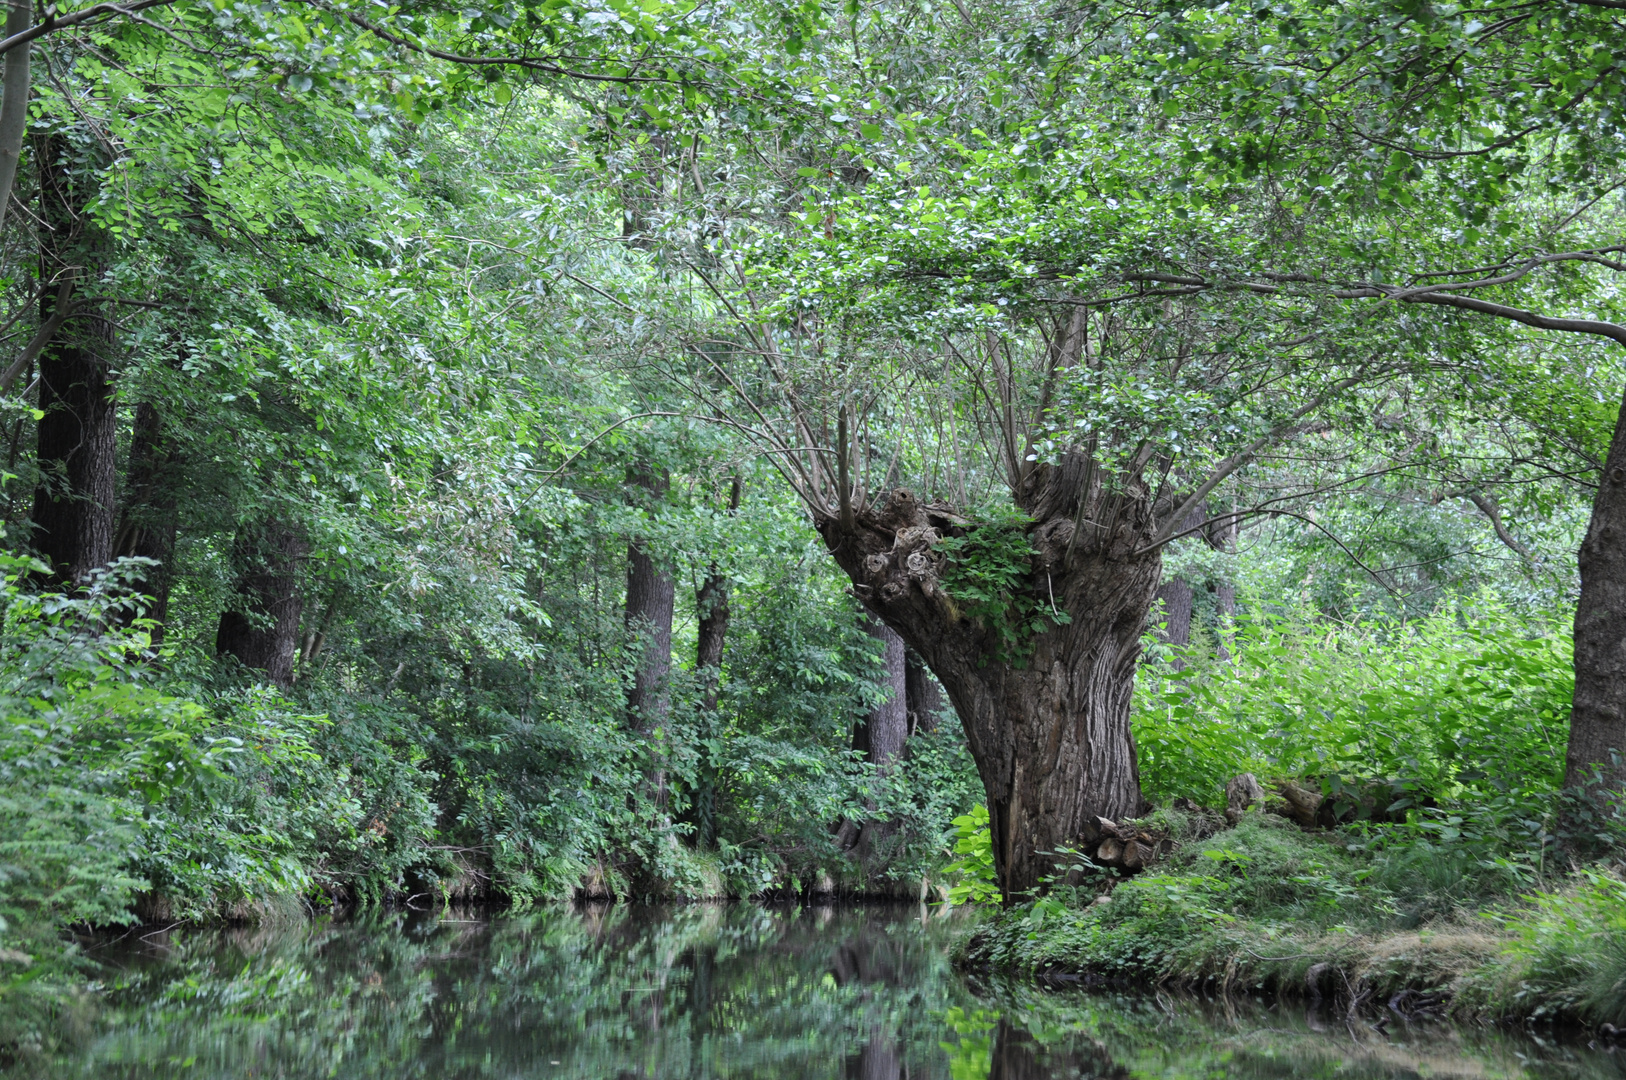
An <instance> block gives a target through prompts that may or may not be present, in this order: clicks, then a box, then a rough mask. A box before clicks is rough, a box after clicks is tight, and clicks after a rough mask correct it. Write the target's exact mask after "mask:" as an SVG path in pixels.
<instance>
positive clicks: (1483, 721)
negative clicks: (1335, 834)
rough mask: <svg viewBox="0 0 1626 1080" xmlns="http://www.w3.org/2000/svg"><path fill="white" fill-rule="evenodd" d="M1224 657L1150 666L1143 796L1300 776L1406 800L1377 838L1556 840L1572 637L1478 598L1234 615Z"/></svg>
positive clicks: (1141, 693) (1394, 807)
mask: <svg viewBox="0 0 1626 1080" xmlns="http://www.w3.org/2000/svg"><path fill="white" fill-rule="evenodd" d="M1231 653H1232V659H1230V660H1229V661H1216V660H1214V659H1212V658H1210V657H1207V656H1203V655H1197V654H1193V655H1191V656H1190V657H1189V664H1188V666H1187V668H1186V669H1185V670H1184V671H1183V672H1180V673H1178V674H1174V673H1170V672H1167V671H1158V672H1153V673H1152V674H1153V677H1152V678H1149V679H1146V680H1144V681H1143V683H1142V685H1141V686H1140V687H1139V688H1138V691H1137V699H1136V712H1135V717H1134V724H1135V737H1136V745H1137V748H1138V750H1139V753H1140V765H1141V777H1142V782H1143V784H1144V786H1145V789H1146V790H1147V792H1148V794H1149V795H1151V796H1153V797H1154V798H1159V799H1166V798H1169V797H1172V796H1175V795H1184V796H1187V797H1189V798H1194V799H1196V800H1198V801H1200V802H1206V803H1210V804H1213V803H1216V802H1220V801H1222V798H1223V796H1222V794H1221V792H1222V788H1223V786H1224V784H1225V782H1226V781H1227V780H1228V779H1229V778H1230V777H1232V776H1235V775H1236V774H1238V773H1241V772H1253V773H1256V774H1258V775H1261V776H1264V777H1272V776H1280V777H1300V778H1304V777H1308V778H1318V779H1319V780H1320V781H1321V785H1322V789H1323V791H1324V793H1325V794H1327V795H1328V796H1329V797H1331V798H1333V799H1334V800H1335V802H1337V801H1339V800H1344V801H1345V803H1346V804H1347V803H1348V802H1352V801H1353V799H1351V798H1350V793H1352V792H1372V791H1377V792H1381V793H1382V801H1383V803H1384V805H1383V806H1381V807H1379V809H1383V810H1389V811H1394V812H1399V811H1401V810H1409V811H1410V813H1409V815H1408V818H1409V821H1408V823H1407V824H1406V825H1405V826H1404V827H1399V828H1397V827H1388V828H1385V829H1376V830H1371V831H1370V835H1371V839H1372V842H1374V843H1380V844H1383V843H1396V842H1401V841H1404V842H1407V843H1412V844H1417V845H1422V846H1424V847H1433V848H1443V847H1453V848H1457V849H1460V848H1462V847H1464V846H1465V845H1467V846H1472V847H1473V848H1474V849H1475V851H1476V852H1477V855H1476V857H1477V858H1478V859H1479V860H1480V861H1481V862H1486V863H1489V862H1490V861H1493V860H1495V859H1497V858H1500V857H1503V856H1505V855H1508V854H1510V853H1511V855H1512V857H1514V858H1518V859H1528V861H1530V862H1531V863H1533V864H1540V863H1541V862H1542V861H1543V860H1544V859H1545V858H1547V855H1548V853H1549V852H1550V849H1551V845H1552V843H1553V840H1554V837H1555V833H1554V829H1555V824H1556V821H1557V817H1558V815H1557V800H1558V798H1559V795H1558V791H1559V786H1560V784H1561V782H1562V779H1563V761H1564V751H1563V747H1564V744H1565V739H1566V738H1567V730H1566V728H1567V723H1568V716H1569V703H1570V698H1571V696H1572V694H1573V691H1574V670H1573V666H1572V651H1571V644H1570V640H1569V637H1568V636H1567V634H1565V633H1563V632H1562V631H1560V630H1559V629H1558V628H1556V627H1555V628H1551V630H1550V632H1548V633H1546V634H1544V635H1532V634H1531V633H1530V631H1529V630H1528V629H1527V628H1526V627H1525V626H1524V625H1522V624H1521V623H1520V622H1519V621H1518V620H1516V619H1515V618H1514V617H1513V616H1512V614H1511V613H1510V612H1508V611H1507V610H1506V609H1505V608H1504V607H1502V606H1500V605H1498V604H1496V603H1495V602H1493V601H1491V600H1489V599H1486V598H1480V599H1478V600H1476V601H1474V603H1473V604H1471V605H1460V606H1448V607H1446V608H1444V609H1442V610H1441V611H1440V612H1438V613H1437V614H1435V615H1433V616H1430V617H1428V618H1426V619H1421V620H1417V621H1413V622H1397V621H1386V620H1382V619H1379V620H1374V621H1372V622H1370V623H1357V624H1353V625H1338V626H1333V627H1330V628H1329V627H1327V626H1326V625H1325V624H1324V623H1319V624H1318V623H1316V622H1313V621H1312V620H1311V618H1310V615H1309V613H1307V612H1303V613H1293V614H1292V615H1288V614H1281V613H1268V612H1261V611H1259V609H1258V608H1257V606H1256V607H1255V608H1254V612H1253V613H1252V614H1248V615H1244V616H1243V617H1241V618H1240V619H1239V620H1238V622H1237V626H1236V634H1235V638H1234V641H1233V644H1232V647H1231Z"/></svg>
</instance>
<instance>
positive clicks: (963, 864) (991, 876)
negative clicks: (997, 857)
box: [945, 805, 1000, 904]
mask: <svg viewBox="0 0 1626 1080" xmlns="http://www.w3.org/2000/svg"><path fill="white" fill-rule="evenodd" d="M954 832H955V836H956V837H957V839H956V840H955V841H954V852H955V854H957V855H959V856H960V857H959V858H958V859H957V860H955V861H954V862H952V863H950V864H949V865H948V866H947V867H946V868H945V869H946V870H947V871H948V872H949V873H951V874H957V875H959V880H958V881H957V882H956V883H955V884H954V885H952V886H950V887H949V902H950V903H953V904H997V903H999V902H1000V894H999V878H998V876H997V875H996V873H995V871H994V841H993V836H992V833H991V832H990V830H989V826H988V808H987V807H986V806H980V805H979V806H974V807H972V808H971V812H970V813H969V814H961V815H960V816H959V817H957V818H955V819H954Z"/></svg>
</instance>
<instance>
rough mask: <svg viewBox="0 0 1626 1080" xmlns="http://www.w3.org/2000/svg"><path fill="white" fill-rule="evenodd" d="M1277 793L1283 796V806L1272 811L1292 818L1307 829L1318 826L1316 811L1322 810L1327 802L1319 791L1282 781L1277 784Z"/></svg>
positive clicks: (1289, 781)
mask: <svg viewBox="0 0 1626 1080" xmlns="http://www.w3.org/2000/svg"><path fill="white" fill-rule="evenodd" d="M1276 792H1277V794H1279V795H1280V796H1281V804H1280V805H1278V806H1273V807H1272V808H1271V809H1272V810H1274V811H1275V812H1277V813H1280V814H1281V815H1282V816H1283V817H1289V818H1292V819H1293V820H1294V821H1296V822H1298V823H1299V824H1300V825H1303V826H1304V827H1305V828H1312V827H1314V826H1315V824H1316V811H1317V810H1320V809H1321V804H1322V802H1323V801H1325V798H1324V796H1323V795H1322V794H1321V792H1319V791H1311V790H1309V789H1308V788H1305V787H1300V786H1299V785H1298V784H1296V783H1294V782H1293V781H1292V780H1281V781H1278V782H1277V784H1276Z"/></svg>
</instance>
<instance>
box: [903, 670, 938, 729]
mask: <svg viewBox="0 0 1626 1080" xmlns="http://www.w3.org/2000/svg"><path fill="white" fill-rule="evenodd" d="M903 686H904V698H905V700H906V702H907V704H908V707H909V734H911V735H913V734H915V732H917V731H936V730H937V717H938V714H939V713H941V712H942V711H943V687H942V686H941V685H939V683H938V681H937V677H936V676H934V675H933V674H932V673H931V669H930V668H928V667H927V666H926V661H924V660H922V659H921V658H920V654H919V653H917V652H915V650H913V649H906V650H905V651H904V654H903Z"/></svg>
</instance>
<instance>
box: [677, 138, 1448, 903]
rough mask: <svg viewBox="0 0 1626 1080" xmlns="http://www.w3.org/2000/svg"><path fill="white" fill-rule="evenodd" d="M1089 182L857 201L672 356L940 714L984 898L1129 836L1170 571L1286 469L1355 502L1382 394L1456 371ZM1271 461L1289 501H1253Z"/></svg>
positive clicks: (1249, 220) (1007, 168)
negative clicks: (963, 760) (962, 788)
mask: <svg viewBox="0 0 1626 1080" xmlns="http://www.w3.org/2000/svg"><path fill="white" fill-rule="evenodd" d="M1097 154H1098V151H1094V150H1091V149H1090V148H1088V147H1084V146H1080V147H1078V148H1077V149H1076V150H1075V151H1074V152H1073V153H1072V154H1071V155H1070V158H1069V160H1068V161H1067V162H1066V166H1065V167H1063V168H1058V169H1055V170H1053V171H1052V172H1050V173H1048V174H1047V175H1048V176H1049V184H1048V186H1047V184H1046V183H1032V182H1030V178H1029V177H1028V176H1027V174H1026V173H1025V172H1023V171H1022V166H1021V164H1020V163H1019V162H1016V161H1012V160H1010V159H1009V158H1008V157H1003V156H1001V155H999V154H997V153H990V154H988V155H986V156H985V157H984V158H983V160H982V161H980V162H979V168H980V169H981V170H982V171H981V177H982V178H983V179H985V180H987V181H988V183H987V185H985V187H984V189H983V190H984V191H985V192H986V194H984V195H982V196H980V197H978V196H971V197H955V198H953V199H940V198H937V197H935V196H933V195H931V194H930V193H929V192H927V191H925V190H923V189H919V188H901V185H896V180H895V179H889V178H887V177H884V176H875V177H872V178H870V179H869V181H868V184H867V186H866V187H865V188H864V189H863V190H862V191H860V192H858V193H857V194H854V195H851V196H850V197H848V198H846V199H844V200H841V201H838V202H833V203H832V204H831V207H830V209H829V211H828V213H826V214H823V215H820V216H819V217H818V218H817V219H815V220H814V222H813V224H814V226H815V228H814V229H812V230H810V231H809V232H807V233H805V234H802V235H800V236H797V235H791V236H789V237H788V238H785V237H783V235H782V236H781V238H780V239H776V240H775V241H774V242H772V243H771V244H765V245H762V246H759V247H757V248H756V249H754V250H753V251H752V252H750V254H749V256H748V261H749V265H751V267H752V271H751V272H750V273H749V274H738V275H735V276H732V277H731V276H730V269H729V268H730V267H732V266H737V265H745V263H744V262H740V263H736V262H732V261H731V260H729V259H726V258H720V259H718V260H716V262H715V263H714V264H713V266H712V267H710V268H705V267H702V268H699V272H700V273H701V274H702V275H703V276H704V277H705V279H706V281H707V283H708V284H709V285H710V287H711V289H712V291H713V294H714V295H715V296H716V297H717V298H718V300H719V311H720V312H725V313H728V314H731V315H732V316H733V318H732V319H731V320H728V322H727V325H726V329H718V330H715V331H714V333H713V336H712V339H711V340H706V341H702V342H697V343H696V344H695V346H694V348H693V349H691V350H690V356H691V367H690V372H691V377H692V385H694V386H695V387H696V392H697V393H699V394H702V395H710V396H711V397H712V398H713V400H714V402H715V408H716V414H717V415H719V416H725V417H732V418H733V419H730V420H728V421H726V422H728V423H731V424H733V425H734V426H736V427H738V428H739V429H740V430H742V431H743V432H745V433H746V434H747V435H749V436H750V437H751V438H753V439H755V440H756V442H757V444H758V445H759V447H760V448H761V449H762V450H764V451H765V452H766V453H767V454H768V455H769V457H770V458H771V459H772V460H774V461H775V462H776V463H777V464H778V465H779V468H780V471H781V472H782V474H783V475H784V476H785V478H786V480H787V481H788V482H789V483H790V484H791V485H792V486H793V487H794V489H795V490H796V491H797V492H798V494H799V495H800V496H801V498H802V499H803V501H804V502H805V503H806V505H807V507H808V509H809V511H810V513H811V517H812V521H813V524H814V526H815V527H816V528H817V529H818V531H819V533H820V535H821V536H822V537H823V539H824V541H825V544H826V546H827V547H828V549H829V551H830V553H831V554H832V556H833V557H834V559H835V560H836V562H837V563H838V564H839V565H840V566H841V568H842V569H843V570H844V571H845V572H846V574H847V575H848V577H849V578H850V579H851V581H852V587H853V591H854V593H855V595H856V596H858V597H859V598H860V599H861V600H862V602H863V603H864V605H865V606H866V607H867V608H868V609H869V610H871V611H872V612H874V613H875V614H876V615H877V616H878V617H880V618H881V619H882V620H884V621H885V622H886V623H887V625H889V626H891V627H892V628H893V629H894V630H896V631H897V632H898V633H899V634H900V635H902V637H903V638H904V640H905V641H906V642H907V643H908V644H909V645H910V646H911V647H913V648H914V649H915V650H916V651H918V652H919V653H920V655H921V656H922V657H924V659H925V661H926V663H927V664H928V665H929V666H930V667H931V669H932V671H933V672H934V673H935V674H936V675H937V677H938V679H939V680H941V682H942V683H943V685H944V687H945V688H946V689H947V691H948V693H949V695H950V697H951V698H952V700H953V702H954V705H955V707H956V708H957V710H958V711H959V714H960V716H961V719H962V721H963V723H964V725H965V730H966V735H967V739H968V742H969V745H970V747H971V750H972V753H973V755H974V757H975V759H976V762H977V766H978V769H979V771H980V773H981V776H982V780H983V783H984V785H985V787H986V790H987V795H988V806H989V814H990V819H991V823H992V829H993V832H994V837H995V856H996V863H997V867H998V873H999V876H1000V882H1001V886H1002V888H1003V891H1004V894H1005V895H1006V896H1007V897H1016V896H1018V895H1020V894H1022V893H1025V892H1028V891H1030V890H1032V889H1034V888H1036V887H1038V886H1040V885H1041V884H1042V883H1043V881H1044V879H1045V878H1046V876H1048V875H1049V874H1050V873H1051V872H1052V869H1053V867H1054V865H1055V862H1056V857H1057V853H1058V852H1060V851H1061V850H1062V849H1063V848H1066V847H1068V846H1070V845H1073V844H1074V843H1076V841H1077V838H1078V836H1079V833H1080V832H1081V830H1082V829H1083V828H1084V826H1085V824H1086V822H1087V821H1088V820H1089V819H1090V818H1091V817H1092V816H1094V815H1102V816H1106V817H1109V818H1118V817H1122V816H1129V815H1134V814H1137V813H1140V812H1141V811H1142V810H1143V809H1144V802H1143V799H1142V796H1141V792H1140V787H1139V783H1138V778H1137V770H1136V762H1135V750H1134V745H1133V739H1132V736H1131V732H1130V726H1129V718H1130V699H1131V695H1132V692H1133V686H1134V676H1135V670H1136V666H1137V662H1138V661H1139V659H1140V656H1141V639H1142V634H1143V632H1144V631H1145V628H1146V618H1147V611H1148V608H1149V606H1150V604H1151V602H1152V599H1153V595H1154V593H1155V592H1156V590H1157V587H1158V584H1159V579H1160V572H1161V562H1162V552H1163V550H1164V548H1165V547H1166V545H1168V544H1169V543H1170V542H1172V541H1173V540H1175V539H1178V538H1181V537H1184V536H1188V535H1193V534H1195V533H1199V532H1204V531H1213V532H1217V531H1222V530H1224V529H1226V528H1228V527H1229V525H1230V524H1231V523H1232V522H1234V521H1235V520H1236V519H1238V518H1239V517H1246V516H1249V515H1253V514H1258V513H1266V512H1271V513H1281V512H1289V513H1291V512H1293V506H1294V499H1295V498H1296V497H1297V496H1300V495H1307V494H1310V493H1311V492H1312V491H1313V490H1322V489H1324V487H1325V486H1327V484H1323V483H1321V482H1320V481H1319V480H1318V478H1317V477H1318V474H1317V472H1316V470H1315V469H1314V468H1306V467H1304V466H1305V464H1306V463H1314V462H1317V461H1325V462H1326V468H1325V469H1323V470H1322V471H1321V473H1320V474H1319V477H1320V479H1326V480H1327V481H1328V484H1330V485H1331V486H1336V485H1337V484H1339V483H1344V482H1348V480H1349V477H1347V476H1344V475H1342V474H1340V473H1339V471H1338V470H1339V468H1340V466H1339V465H1338V461H1339V460H1340V454H1341V452H1342V451H1343V450H1345V449H1346V448H1347V443H1346V441H1345V440H1347V439H1348V438H1349V437H1350V436H1352V435H1353V434H1354V433H1355V432H1356V431H1358V430H1364V431H1368V432H1370V431H1372V430H1373V428H1374V425H1373V423H1372V420H1371V417H1372V416H1373V415H1374V414H1375V413H1378V412H1380V411H1381V409H1380V408H1379V407H1377V402H1378V398H1379V396H1380V395H1386V396H1387V397H1390V398H1393V397H1394V396H1395V393H1396V392H1397V391H1398V390H1400V389H1402V388H1404V390H1405V392H1406V393H1408V394H1417V395H1422V394H1425V393H1431V392H1433V391H1432V390H1430V389H1429V388H1430V387H1432V386H1434V385H1435V384H1436V383H1437V382H1439V381H1440V380H1439V379H1438V378H1437V376H1438V375H1439V374H1440V373H1441V372H1445V371H1448V370H1450V369H1451V368H1452V367H1453V365H1454V364H1455V363H1456V360H1454V359H1453V358H1452V355H1451V350H1452V348H1453V347H1454V345H1453V341H1454V339H1453V338H1452V337H1451V335H1449V334H1447V335H1445V336H1443V337H1440V336H1437V337H1435V338H1433V339H1432V340H1428V341H1424V340H1422V339H1419V338H1417V337H1416V336H1415V334H1414V331H1413V328H1412V326H1411V325H1410V324H1409V323H1408V322H1407V320H1406V319H1405V318H1403V317H1399V316H1398V315H1397V313H1396V312H1393V311H1390V312H1383V313H1376V314H1370V315H1369V316H1368V317H1365V318H1353V317H1350V316H1349V315H1348V312H1346V311H1345V310H1344V309H1343V308H1341V307H1340V306H1339V303H1340V301H1339V300H1338V298H1337V297H1334V296H1330V295H1322V294H1319V293H1315V292H1304V293H1294V292H1290V291H1288V290H1286V289H1284V288H1283V287H1282V286H1281V285H1280V284H1279V283H1278V282H1275V281H1273V280H1271V279H1270V278H1268V277H1261V276H1258V275H1257V274H1255V273H1254V272H1253V271H1254V269H1255V268H1256V267H1257V266H1259V265H1260V263H1261V262H1262V261H1263V259H1264V257H1265V255H1266V254H1267V253H1268V252H1269V251H1271V250H1272V249H1273V247H1274V246H1275V245H1276V243H1277V242H1278V240H1279V237H1278V236H1276V235H1275V227H1274V225H1273V223H1272V220H1271V213H1272V210H1273V207H1272V204H1271V202H1270V200H1269V199H1268V198H1262V197H1260V196H1259V195H1258V193H1257V192H1250V191H1248V190H1245V189H1244V190H1239V191H1238V192H1237V197H1238V200H1239V204H1238V210H1237V212H1235V213H1232V214H1224V215H1222V214H1218V213H1213V212H1209V211H1205V210H1202V209H1200V208H1196V207H1194V208H1193V210H1192V212H1191V213H1190V214H1189V215H1188V216H1187V217H1185V218H1184V219H1182V218H1179V217H1175V216H1172V215H1170V216H1169V217H1167V218H1166V219H1165V218H1164V217H1163V216H1162V213H1161V208H1160V207H1159V208H1156V210H1155V211H1151V210H1149V209H1148V205H1149V204H1142V205H1139V206H1125V205H1123V204H1121V203H1120V202H1119V201H1118V200H1116V199H1114V198H1112V197H1110V196H1107V197H1103V196H1101V195H1100V194H1099V193H1098V192H1096V191H1091V190H1090V189H1089V187H1088V186H1087V185H1086V184H1084V183H1081V182H1080V178H1081V177H1084V176H1088V175H1089V174H1090V171H1091V168H1092V166H1093V165H1095V164H1098V160H1097ZM1152 162H1153V159H1151V158H1147V159H1145V164H1146V166H1147V167H1148V173H1147V176H1146V177H1145V179H1146V181H1147V182H1148V183H1155V180H1154V179H1153V178H1152V176H1151V175H1150V166H1151V164H1152ZM1117 168H1118V169H1119V175H1120V177H1121V176H1123V172H1124V165H1123V162H1122V161H1121V160H1120V162H1119V163H1118V166H1117ZM1249 199H1252V200H1253V201H1252V204H1251V205H1249V204H1248V203H1247V202H1246V200H1249ZM1150 205H1152V206H1155V204H1150ZM1165 205H1167V204H1165ZM1193 264H1196V265H1201V266H1204V267H1208V268H1211V269H1210V274H1211V276H1213V277H1214V278H1215V279H1217V280H1218V283H1217V284H1216V283H1213V282H1209V281H1207V280H1204V281H1201V282H1198V281H1195V280H1193V279H1192V278H1191V276H1190V272H1189V269H1188V267H1189V266H1190V265H1193ZM746 312H750V313H752V314H751V315H750V316H746V315H745V314H744V313H746ZM1306 328H1311V329H1309V330H1308V332H1306ZM742 403H743V405H744V406H745V409H746V411H745V412H742V411H741V410H740V408H739V406H740V404H742ZM1379 437H1380V438H1381V436H1379ZM1288 457H1291V458H1292V459H1294V461H1295V462H1296V465H1297V474H1296V475H1297V476H1298V478H1299V479H1298V480H1297V481H1296V482H1295V483H1290V484H1287V485H1286V486H1285V487H1283V486H1282V485H1280V484H1277V485H1275V486H1274V487H1272V489H1271V494H1270V495H1269V496H1268V498H1267V497H1265V496H1261V495H1259V494H1258V492H1259V491H1260V490H1262V489H1261V485H1260V483H1259V482H1258V480H1259V479H1260V478H1261V477H1264V476H1266V475H1267V474H1269V473H1271V472H1272V470H1273V468H1274V467H1275V463H1280V462H1281V461H1284V460H1286V459H1287V458H1288Z"/></svg>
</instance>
